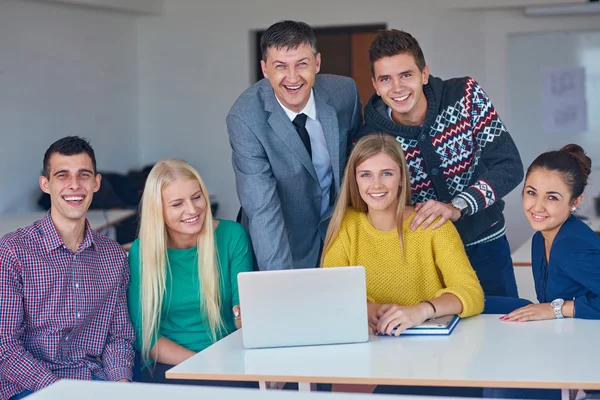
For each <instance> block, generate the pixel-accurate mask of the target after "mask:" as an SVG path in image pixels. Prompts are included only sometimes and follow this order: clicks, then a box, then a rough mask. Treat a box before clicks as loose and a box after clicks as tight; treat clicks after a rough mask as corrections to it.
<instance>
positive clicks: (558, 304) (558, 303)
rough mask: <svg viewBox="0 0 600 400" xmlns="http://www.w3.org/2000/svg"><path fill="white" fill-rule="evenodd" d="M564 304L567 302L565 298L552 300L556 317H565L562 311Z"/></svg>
mask: <svg viewBox="0 0 600 400" xmlns="http://www.w3.org/2000/svg"><path fill="white" fill-rule="evenodd" d="M563 304H565V301H564V300H563V299H554V300H552V303H550V305H551V306H552V309H553V310H554V315H555V316H556V319H562V318H564V317H565V316H564V315H563V313H562V308H563Z"/></svg>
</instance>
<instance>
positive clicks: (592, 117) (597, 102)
mask: <svg viewBox="0 0 600 400" xmlns="http://www.w3.org/2000/svg"><path fill="white" fill-rule="evenodd" d="M577 67H579V68H583V69H584V70H585V81H584V89H583V90H584V92H585V103H584V104H583V105H582V107H587V110H585V111H586V112H585V114H587V121H586V122H587V124H586V129H585V130H575V131H569V130H568V129H566V130H565V131H563V132H553V133H551V132H548V129H544V118H547V116H548V110H547V109H544V108H543V107H544V105H543V101H542V95H541V94H542V93H544V92H545V91H547V88H545V87H543V81H544V79H543V74H544V73H545V71H547V70H548V69H549V68H555V69H561V68H564V69H565V70H568V69H573V68H577ZM508 82H509V87H508V98H509V107H510V126H508V129H509V132H511V135H512V136H513V138H514V139H515V142H516V143H517V147H518V148H519V151H520V153H521V157H522V159H523V164H524V166H525V168H527V166H529V164H531V162H532V161H533V160H534V159H535V157H537V156H538V155H539V154H541V153H543V152H545V151H548V150H552V149H558V148H560V147H562V146H563V145H565V144H567V143H577V144H579V145H580V146H582V147H583V148H584V150H585V151H586V152H587V153H588V155H589V156H590V158H591V159H592V164H593V167H595V169H597V168H600V31H582V32H562V33H536V34H515V35H510V36H509V38H508ZM595 175H597V180H600V170H596V171H595V172H593V173H592V178H594V176H595ZM594 195H595V194H594Z"/></svg>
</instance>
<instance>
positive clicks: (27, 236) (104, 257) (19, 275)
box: [0, 136, 134, 399]
mask: <svg viewBox="0 0 600 400" xmlns="http://www.w3.org/2000/svg"><path fill="white" fill-rule="evenodd" d="M100 180H101V176H100V175H99V174H97V173H96V158H95V156H94V150H93V149H92V147H91V146H90V145H89V143H88V142H87V141H86V140H84V139H81V138H78V137H74V136H70V137H65V138H62V139H60V140H58V141H56V142H55V143H54V144H52V145H51V146H50V148H48V150H47V151H46V154H45V156H44V174H43V176H41V177H40V182H39V183H40V187H41V189H42V190H43V191H44V192H45V193H48V194H49V195H50V199H51V209H50V211H49V212H48V214H47V215H46V217H44V218H42V219H41V220H39V221H36V222H35V223H33V225H31V226H28V227H26V228H21V229H19V230H17V231H15V232H13V233H9V234H7V235H6V236H4V237H3V238H2V239H0V399H20V398H22V397H25V396H27V395H28V394H30V393H32V392H34V391H37V390H40V389H42V388H44V387H46V386H48V385H51V384H52V383H54V382H56V381H57V380H59V379H66V378H69V379H87V380H89V379H95V380H110V381H124V382H126V381H129V380H131V375H132V367H133V358H134V352H133V341H134V333H133V329H132V327H131V323H130V320H129V315H128V312H127V299H126V292H127V285H128V282H129V268H128V264H127V257H126V254H125V252H124V251H123V249H122V248H121V247H120V246H119V244H118V243H116V242H115V241H113V240H111V239H109V238H107V237H105V236H102V235H100V234H98V233H96V232H94V231H93V230H92V229H91V228H90V225H89V223H88V221H87V219H86V212H87V209H88V208H89V206H90V204H91V202H92V197H93V195H94V193H95V192H97V191H98V189H99V188H100Z"/></svg>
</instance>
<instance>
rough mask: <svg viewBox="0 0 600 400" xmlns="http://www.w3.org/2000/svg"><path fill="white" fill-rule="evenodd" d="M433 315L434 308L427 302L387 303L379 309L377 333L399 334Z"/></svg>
mask: <svg viewBox="0 0 600 400" xmlns="http://www.w3.org/2000/svg"><path fill="white" fill-rule="evenodd" d="M432 316H433V309H432V308H431V306H429V305H428V304H426V303H419V304H415V305H414V306H408V307H402V306H398V305H395V304H386V305H384V306H381V307H380V308H379V310H378V311H377V317H378V321H377V328H376V331H375V333H382V334H386V335H392V330H393V329H394V328H396V331H395V332H394V335H395V336H399V335H400V334H401V333H402V331H404V330H405V329H408V328H412V327H413V326H415V325H419V324H422V323H423V322H425V321H426V320H427V319H429V318H431V317H432Z"/></svg>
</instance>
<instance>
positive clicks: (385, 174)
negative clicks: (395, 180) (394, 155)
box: [381, 171, 394, 176]
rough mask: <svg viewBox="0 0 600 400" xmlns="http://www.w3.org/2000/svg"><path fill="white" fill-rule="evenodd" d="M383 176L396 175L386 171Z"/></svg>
mask: <svg viewBox="0 0 600 400" xmlns="http://www.w3.org/2000/svg"><path fill="white" fill-rule="evenodd" d="M381 175H383V176H393V175H394V174H393V173H391V172H390V171H386V172H384V173H383V174H381Z"/></svg>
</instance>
